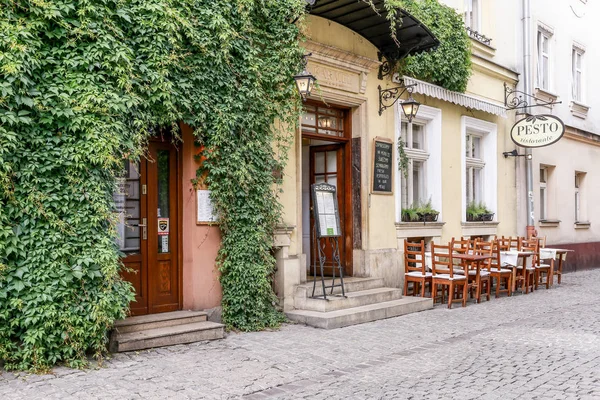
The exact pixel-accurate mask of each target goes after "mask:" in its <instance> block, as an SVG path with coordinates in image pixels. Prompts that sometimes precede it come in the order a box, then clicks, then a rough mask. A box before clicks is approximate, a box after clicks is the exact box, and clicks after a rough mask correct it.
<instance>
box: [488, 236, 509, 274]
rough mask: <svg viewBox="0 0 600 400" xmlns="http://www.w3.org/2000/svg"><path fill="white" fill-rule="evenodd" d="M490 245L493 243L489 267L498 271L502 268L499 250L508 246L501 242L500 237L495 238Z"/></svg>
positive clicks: (503, 249)
mask: <svg viewBox="0 0 600 400" xmlns="http://www.w3.org/2000/svg"><path fill="white" fill-rule="evenodd" d="M492 245H493V251H492V262H491V267H492V269H496V270H498V271H500V270H501V269H502V261H501V259H500V252H501V251H506V250H508V249H509V246H508V245H507V244H501V239H497V240H495V241H493V242H492Z"/></svg>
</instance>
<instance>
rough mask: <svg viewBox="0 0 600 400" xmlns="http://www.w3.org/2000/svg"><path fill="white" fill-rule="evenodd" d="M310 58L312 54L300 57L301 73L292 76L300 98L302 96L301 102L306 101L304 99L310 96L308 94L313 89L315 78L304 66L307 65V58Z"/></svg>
mask: <svg viewBox="0 0 600 400" xmlns="http://www.w3.org/2000/svg"><path fill="white" fill-rule="evenodd" d="M309 56H312V53H308V54H305V55H303V56H302V72H300V73H299V74H298V75H294V80H295V81H296V86H297V87H298V92H300V96H302V101H306V98H307V97H308V96H310V92H311V90H312V89H313V86H314V84H315V82H316V81H317V78H315V77H314V76H313V74H311V73H310V72H308V70H307V69H306V65H307V64H308V60H307V59H306V58H307V57H309Z"/></svg>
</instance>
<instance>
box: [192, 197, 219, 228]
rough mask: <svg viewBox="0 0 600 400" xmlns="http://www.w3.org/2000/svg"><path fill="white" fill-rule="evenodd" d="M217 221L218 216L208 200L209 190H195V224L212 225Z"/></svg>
mask: <svg viewBox="0 0 600 400" xmlns="http://www.w3.org/2000/svg"><path fill="white" fill-rule="evenodd" d="M217 220H218V216H217V215H216V213H215V210H214V208H213V205H212V201H211V200H210V190H201V189H198V190H196V224H197V225H204V224H212V223H215V222H217Z"/></svg>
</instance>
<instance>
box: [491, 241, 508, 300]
mask: <svg viewBox="0 0 600 400" xmlns="http://www.w3.org/2000/svg"><path fill="white" fill-rule="evenodd" d="M500 240H501V239H498V240H497V241H495V242H493V246H494V251H493V258H492V262H491V268H490V276H491V279H492V283H494V285H495V288H496V298H498V297H500V293H506V294H507V295H508V296H511V295H512V277H513V271H512V269H509V268H502V262H501V261H500V251H504V250H508V249H509V247H508V245H501V244H500ZM494 280H495V282H494ZM502 283H504V287H505V288H506V289H500V287H501V285H502Z"/></svg>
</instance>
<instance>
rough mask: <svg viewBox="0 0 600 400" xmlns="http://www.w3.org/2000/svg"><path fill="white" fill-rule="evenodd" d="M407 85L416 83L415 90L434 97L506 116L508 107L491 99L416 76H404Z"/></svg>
mask: <svg viewBox="0 0 600 400" xmlns="http://www.w3.org/2000/svg"><path fill="white" fill-rule="evenodd" d="M402 79H403V80H404V84H405V85H407V86H408V85H415V86H414V88H413V92H415V93H420V94H424V95H425V96H430V97H434V98H436V99H440V100H444V101H447V102H449V103H454V104H458V105H459V106H464V107H467V108H470V109H473V110H479V111H484V112H487V113H490V114H494V115H498V116H500V117H502V118H506V108H504V105H503V104H500V103H495V102H492V101H489V100H484V99H481V98H479V97H476V96H471V95H468V94H462V93H458V92H453V91H451V90H448V89H444V88H443V87H440V86H437V85H433V84H431V83H427V82H423V81H420V80H418V79H415V78H411V77H408V76H405V77H403V78H402Z"/></svg>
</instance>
